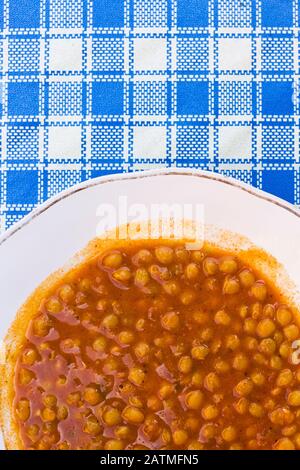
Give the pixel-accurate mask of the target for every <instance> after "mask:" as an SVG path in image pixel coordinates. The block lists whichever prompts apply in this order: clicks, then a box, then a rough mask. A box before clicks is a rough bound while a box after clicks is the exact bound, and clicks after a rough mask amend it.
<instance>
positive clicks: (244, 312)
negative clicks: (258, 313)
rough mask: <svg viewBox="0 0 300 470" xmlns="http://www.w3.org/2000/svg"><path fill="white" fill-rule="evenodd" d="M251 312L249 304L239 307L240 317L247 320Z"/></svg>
mask: <svg viewBox="0 0 300 470" xmlns="http://www.w3.org/2000/svg"><path fill="white" fill-rule="evenodd" d="M248 314H249V307H248V305H241V306H240V308H239V315H240V317H241V318H242V319H243V320H245V318H246V317H247V316H248Z"/></svg>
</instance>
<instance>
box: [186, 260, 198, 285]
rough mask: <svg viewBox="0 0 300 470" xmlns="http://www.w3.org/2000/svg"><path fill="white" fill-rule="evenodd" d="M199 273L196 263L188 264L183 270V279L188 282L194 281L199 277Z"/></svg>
mask: <svg viewBox="0 0 300 470" xmlns="http://www.w3.org/2000/svg"><path fill="white" fill-rule="evenodd" d="M199 274H200V271H199V268H198V266H197V264H196V263H189V264H188V265H187V266H186V268H185V277H186V278H187V280H188V281H190V282H193V281H196V280H197V279H198V277H199Z"/></svg>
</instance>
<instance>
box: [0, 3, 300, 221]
mask: <svg viewBox="0 0 300 470" xmlns="http://www.w3.org/2000/svg"><path fill="white" fill-rule="evenodd" d="M299 26H300V16H299V0H0V73H1V88H0V91H1V131H0V140H1V141H0V145H1V160H0V208H1V211H0V230H4V229H5V228H7V227H9V226H10V225H11V224H12V223H14V222H15V221H16V220H18V219H20V218H21V217H23V216H24V215H25V214H27V213H28V212H29V211H31V210H32V209H33V208H34V207H35V206H36V205H37V204H39V203H41V202H43V201H45V200H46V199H47V198H49V197H51V196H52V195H54V194H55V193H57V192H58V191H60V190H62V189H65V188H66V187H68V186H71V185H73V184H75V183H78V182H80V181H83V180H86V179H88V178H93V177H96V176H99V175H103V174H109V173H116V172H131V171H134V170H142V169H147V168H155V167H165V166H166V167H170V166H177V167H194V168H201V169H205V170H214V171H217V172H221V173H223V174H226V175H230V176H233V177H237V178H239V179H241V180H243V181H245V182H247V183H250V184H252V185H254V186H256V187H259V188H262V189H264V190H266V191H269V192H272V193H274V194H276V195H278V196H280V197H282V198H284V199H286V200H288V201H290V202H291V203H293V204H295V205H300V177H299V174H300V173H299V167H300V163H299V96H300V92H299V86H298V80H299V34H300V33H299V31H300V30H299Z"/></svg>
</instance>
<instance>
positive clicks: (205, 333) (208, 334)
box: [200, 327, 214, 342]
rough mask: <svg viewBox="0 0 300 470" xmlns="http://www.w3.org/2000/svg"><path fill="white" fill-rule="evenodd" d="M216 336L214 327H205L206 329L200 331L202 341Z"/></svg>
mask: <svg viewBox="0 0 300 470" xmlns="http://www.w3.org/2000/svg"><path fill="white" fill-rule="evenodd" d="M213 336H214V330H213V328H209V327H207V328H204V330H202V331H201V333H200V338H201V339H202V341H205V342H206V341H210V340H211V339H212V338H213Z"/></svg>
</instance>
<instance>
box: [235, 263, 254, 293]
mask: <svg viewBox="0 0 300 470" xmlns="http://www.w3.org/2000/svg"><path fill="white" fill-rule="evenodd" d="M239 279H240V283H241V284H242V286H243V287H245V288H250V287H252V286H253V284H254V282H255V277H254V274H253V273H252V272H251V271H250V269H247V268H245V269H243V270H242V271H241V272H240V273H239Z"/></svg>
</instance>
